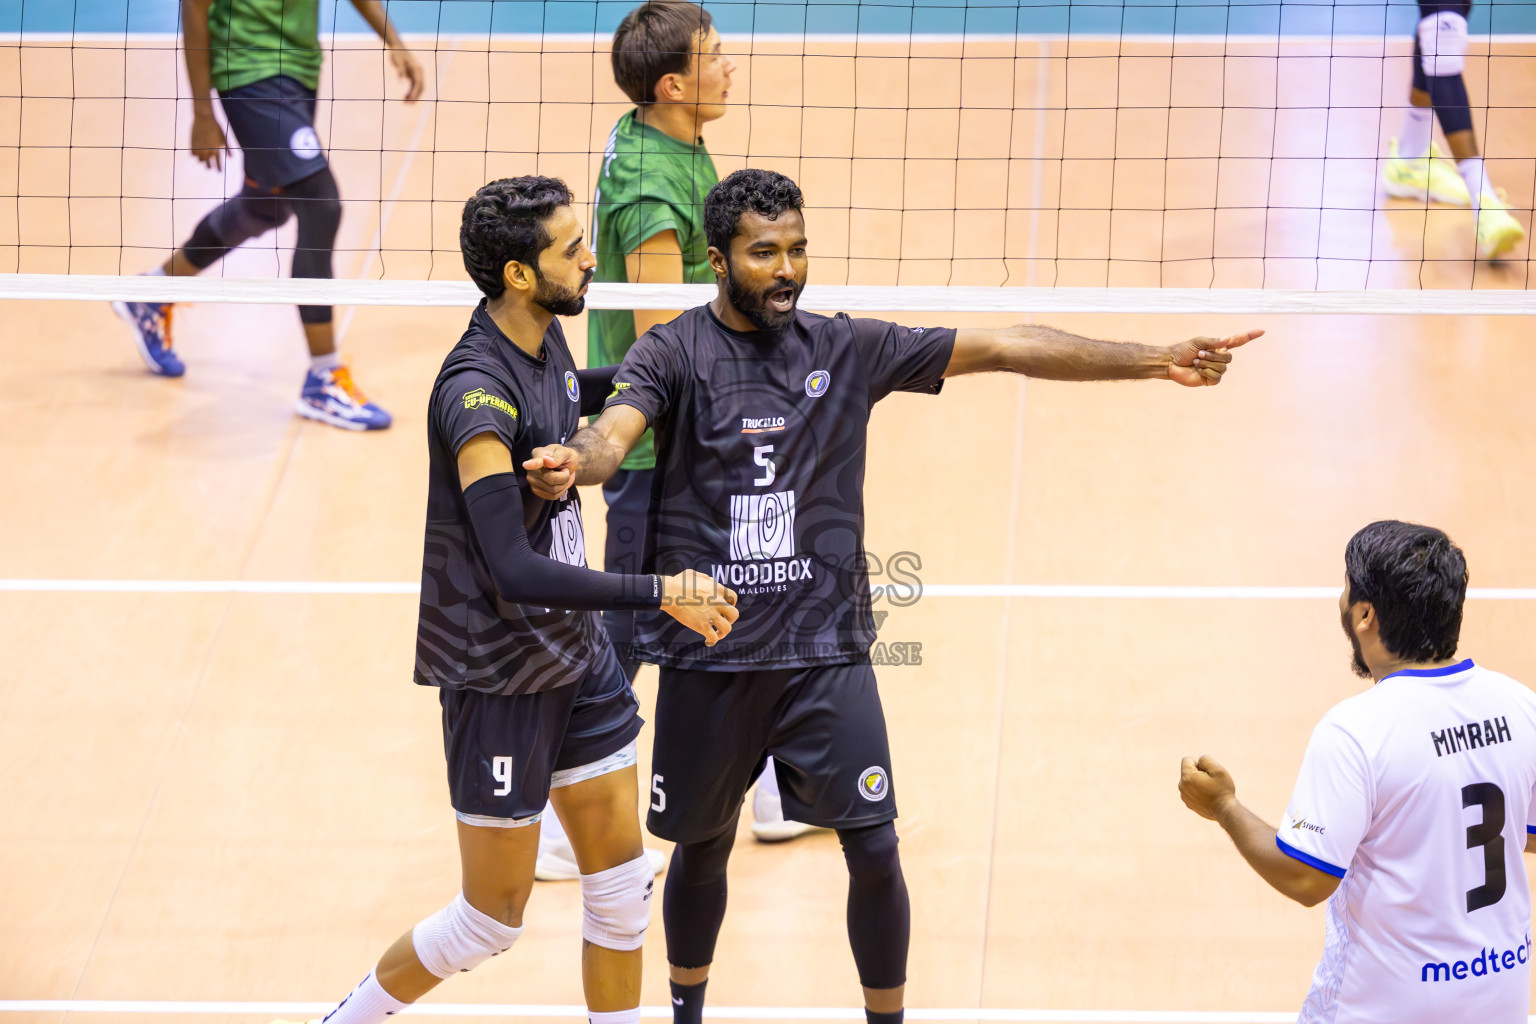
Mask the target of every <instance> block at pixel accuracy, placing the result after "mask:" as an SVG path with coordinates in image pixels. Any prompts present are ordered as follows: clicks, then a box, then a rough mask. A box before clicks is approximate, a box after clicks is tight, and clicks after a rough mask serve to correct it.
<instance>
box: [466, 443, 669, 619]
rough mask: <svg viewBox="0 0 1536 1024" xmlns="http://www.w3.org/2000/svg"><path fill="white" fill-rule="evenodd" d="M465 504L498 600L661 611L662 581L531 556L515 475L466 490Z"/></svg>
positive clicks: (501, 475)
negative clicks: (494, 584)
mask: <svg viewBox="0 0 1536 1024" xmlns="http://www.w3.org/2000/svg"><path fill="white" fill-rule="evenodd" d="M464 504H465V505H466V506H468V508H469V521H470V524H471V525H472V526H473V527H474V528H475V538H476V539H477V540H479V541H480V551H481V552H482V553H483V554H484V556H485V562H486V566H487V567H488V568H489V569H490V570H491V579H492V580H494V581H495V582H496V592H497V593H499V594H500V595H501V598H502V600H504V601H508V602H511V603H512V604H531V605H538V606H540V607H543V608H567V609H570V610H571V611H578V612H600V611H607V610H609V609H611V608H660V607H661V577H660V576H655V575H643V576H633V575H629V574H627V573H616V572H597V571H595V570H592V569H584V568H582V567H581V566H577V565H566V564H565V563H563V562H557V561H555V560H554V559H553V558H548V557H546V556H544V555H541V554H539V553H538V552H536V551H534V550H533V547H532V546H531V545H530V544H529V543H528V533H527V531H525V530H524V529H523V498H522V495H521V494H520V493H518V487H517V474H515V473H493V474H492V475H490V476H487V477H482V478H480V479H479V480H476V481H475V482H474V483H472V484H470V485H469V486H468V487H466V488H464Z"/></svg>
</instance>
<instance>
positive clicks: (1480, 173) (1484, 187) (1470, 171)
mask: <svg viewBox="0 0 1536 1024" xmlns="http://www.w3.org/2000/svg"><path fill="white" fill-rule="evenodd" d="M1456 169H1457V170H1459V171H1461V178H1462V180H1463V181H1465V182H1466V183H1467V191H1468V192H1470V193H1471V194H1472V209H1474V210H1481V209H1482V208H1483V196H1485V195H1486V196H1497V195H1498V193H1496V192H1494V190H1493V182H1491V181H1489V180H1488V168H1486V167H1484V166H1483V161H1482V158H1481V157H1475V156H1469V157H1467V159H1465V160H1458V161H1456Z"/></svg>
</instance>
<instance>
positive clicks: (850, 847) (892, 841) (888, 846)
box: [837, 821, 901, 885]
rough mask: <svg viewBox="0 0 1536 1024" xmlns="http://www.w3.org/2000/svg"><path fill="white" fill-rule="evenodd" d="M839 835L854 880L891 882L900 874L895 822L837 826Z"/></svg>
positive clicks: (887, 883) (863, 883) (886, 883)
mask: <svg viewBox="0 0 1536 1024" xmlns="http://www.w3.org/2000/svg"><path fill="white" fill-rule="evenodd" d="M837 839H838V842H840V843H842V844H843V859H844V860H846V861H847V862H848V877H849V878H850V879H852V881H853V884H855V885H889V884H891V883H892V882H894V881H895V880H896V879H898V878H900V877H901V857H900V855H899V854H898V853H897V852H896V847H897V843H898V840H897V838H896V823H895V822H892V821H886V822H882V823H881V824H879V825H869V826H867V827H865V828H849V829H838V830H837Z"/></svg>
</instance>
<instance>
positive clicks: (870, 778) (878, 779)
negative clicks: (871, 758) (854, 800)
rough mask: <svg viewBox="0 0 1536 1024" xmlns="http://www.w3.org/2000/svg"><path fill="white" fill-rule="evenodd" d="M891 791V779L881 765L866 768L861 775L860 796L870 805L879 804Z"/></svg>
mask: <svg viewBox="0 0 1536 1024" xmlns="http://www.w3.org/2000/svg"><path fill="white" fill-rule="evenodd" d="M890 791H891V780H890V777H889V776H888V775H886V774H885V769H884V768H881V767H880V766H879V765H874V766H872V767H869V768H865V769H864V770H863V771H862V772H860V773H859V796H861V797H863V798H864V799H865V800H868V801H869V802H870V803H879V802H880V801H881V800H884V799H885V798H886V795H887V794H888V793H890Z"/></svg>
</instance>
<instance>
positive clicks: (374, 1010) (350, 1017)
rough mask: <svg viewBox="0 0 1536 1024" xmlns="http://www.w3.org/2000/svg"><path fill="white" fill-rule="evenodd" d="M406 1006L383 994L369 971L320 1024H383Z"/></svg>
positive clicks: (386, 993) (382, 987) (381, 987)
mask: <svg viewBox="0 0 1536 1024" xmlns="http://www.w3.org/2000/svg"><path fill="white" fill-rule="evenodd" d="M407 1005H409V1004H407V1003H402V1002H401V1001H400V1000H398V999H396V998H395V997H394V996H392V995H390V994H389V993H388V992H385V991H384V986H382V985H380V984H379V979H378V978H376V977H374V972H373V971H369V972H368V977H366V978H364V979H363V980H362V981H360V982H358V984H357V988H355V989H353V990H352V994H351V995H349V996H347V998H345V999H343V1000H342V1001H341V1005H339V1006H337V1007H336V1009H334V1010H332V1011H331V1012H330V1013H328V1014H326V1015H325V1018H324V1019H323V1021H322V1022H321V1024H383V1022H384V1021H386V1020H388V1019H389V1018H390V1017H392V1016H394V1015H395V1014H397V1013H399V1012H400V1011H401V1010H403V1009H405V1008H406V1006H407Z"/></svg>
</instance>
